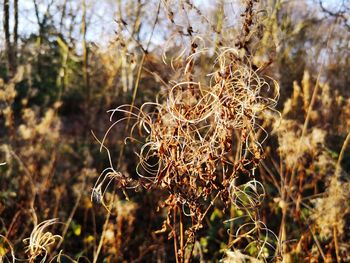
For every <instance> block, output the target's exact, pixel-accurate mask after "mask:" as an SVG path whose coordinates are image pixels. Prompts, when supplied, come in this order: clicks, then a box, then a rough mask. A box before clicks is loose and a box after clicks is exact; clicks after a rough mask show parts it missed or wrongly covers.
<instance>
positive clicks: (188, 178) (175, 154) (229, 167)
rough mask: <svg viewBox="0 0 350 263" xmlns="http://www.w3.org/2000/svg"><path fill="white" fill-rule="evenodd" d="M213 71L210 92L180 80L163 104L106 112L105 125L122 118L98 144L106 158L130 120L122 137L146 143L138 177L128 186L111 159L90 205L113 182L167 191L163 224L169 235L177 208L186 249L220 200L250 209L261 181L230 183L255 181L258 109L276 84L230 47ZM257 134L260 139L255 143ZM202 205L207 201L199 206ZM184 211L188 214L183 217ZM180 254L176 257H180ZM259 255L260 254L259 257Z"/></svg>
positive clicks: (268, 104)
mask: <svg viewBox="0 0 350 263" xmlns="http://www.w3.org/2000/svg"><path fill="white" fill-rule="evenodd" d="M194 44H195V43H193V44H192V45H193V46H195V45H194ZM206 52H208V50H207V49H204V48H203V49H202V50H198V51H196V52H194V53H193V54H191V55H190V56H189V57H188V58H187V64H186V66H185V68H184V75H185V76H187V75H188V73H189V72H190V68H191V67H192V65H193V63H194V61H195V59H196V57H198V56H199V55H202V54H205V53H206ZM246 61H248V60H247V59H246ZM213 67H214V69H215V70H214V71H213V72H211V73H209V74H208V75H207V76H208V77H209V78H210V80H209V81H208V83H209V86H205V84H202V83H201V82H194V81H183V82H180V83H177V84H175V85H174V86H173V87H172V88H171V89H170V90H169V92H168V94H167V96H166V100H165V102H164V103H159V102H155V103H145V104H143V105H142V106H141V107H140V108H136V107H132V106H128V105H123V106H120V107H118V108H116V109H113V110H110V111H109V113H110V119H111V120H113V117H114V115H116V114H117V113H119V114H120V113H122V114H125V115H126V117H124V118H121V119H120V120H117V121H115V122H114V123H113V124H112V125H111V127H110V128H109V129H108V131H107V132H106V134H105V137H104V138H103V140H102V141H101V149H102V148H104V149H105V150H107V152H108V149H107V148H106V146H105V145H104V144H105V139H106V137H107V136H108V135H109V133H110V131H111V130H112V128H113V127H115V126H116V125H117V124H118V123H120V122H121V121H123V120H126V119H128V118H129V116H130V118H131V119H132V120H134V123H133V125H132V128H131V132H130V136H129V137H128V138H127V139H130V140H132V141H138V140H139V139H138V137H137V134H136V132H138V133H139V135H141V136H143V138H144V142H143V144H142V146H141V149H140V151H139V153H138V154H137V155H138V158H139V163H138V165H137V167H136V173H137V174H138V176H139V177H140V179H139V180H134V179H132V178H131V177H127V176H124V175H123V174H122V173H121V172H118V171H116V170H115V169H114V167H113V164H112V161H111V157H110V167H108V168H107V169H106V170H105V171H104V172H103V173H102V174H101V176H100V177H99V179H98V180H97V182H96V184H95V187H94V189H93V194H92V199H96V200H98V201H100V202H102V203H103V204H104V200H103V196H104V194H105V192H106V190H107V188H108V187H109V185H110V184H111V182H112V180H113V179H115V180H116V181H117V183H118V185H119V186H120V187H122V188H124V189H128V188H137V187H144V188H146V189H150V188H154V187H157V188H161V189H165V190H167V191H168V192H169V197H168V199H167V200H166V201H165V204H166V205H167V206H168V207H169V212H168V219H167V220H166V222H165V226H166V227H167V228H170V229H172V230H171V231H172V233H173V235H175V224H171V223H170V219H172V220H174V221H175V220H176V214H177V209H178V207H179V208H180V207H182V210H183V213H185V215H187V216H189V217H191V218H192V226H191V227H190V228H189V229H187V231H186V234H187V242H186V244H187V245H188V244H193V243H194V240H195V234H196V232H197V231H198V230H199V229H200V228H202V221H203V219H204V217H205V215H206V213H207V212H208V210H209V209H210V207H211V206H213V205H214V203H215V200H216V199H217V198H218V197H220V198H221V200H222V201H223V202H224V203H225V205H226V206H229V205H230V204H231V203H233V204H236V205H242V204H240V202H242V201H243V199H241V198H242V195H241V194H242V193H243V194H244V195H245V198H248V204H244V205H243V206H244V208H245V209H250V208H253V207H254V208H256V207H257V206H258V205H259V204H260V202H261V201H262V198H263V196H264V192H261V193H258V192H254V191H263V188H262V189H256V188H261V187H262V185H261V184H260V183H258V182H256V181H252V182H251V184H250V185H245V186H243V188H244V190H240V189H241V188H240V187H242V186H236V185H235V179H236V178H237V177H238V176H239V174H240V173H243V174H244V176H247V177H250V176H253V174H254V170H255V168H256V167H257V165H258V163H259V160H260V159H261V158H262V147H261V143H262V142H263V141H264V140H265V138H266V136H267V134H266V132H265V130H264V129H263V128H262V127H261V126H260V125H259V118H260V117H261V115H262V113H263V112H264V111H267V110H273V107H274V106H275V104H276V100H277V98H278V85H277V83H276V82H274V85H273V86H272V87H271V86H270V84H269V83H268V82H266V81H265V80H264V79H263V78H262V77H260V76H259V75H258V74H257V72H256V71H254V70H253V69H252V68H251V65H250V64H249V63H242V62H241V61H240V60H239V52H238V50H236V49H234V48H220V49H219V50H218V52H217V58H216V60H215V65H214V66H213ZM271 94H272V97H269V95H271ZM128 115H129V116H128ZM258 131H263V132H264V133H265V134H266V136H264V137H263V139H262V140H260V141H259V138H258V136H257V135H256V133H257V132H258ZM235 132H237V133H238V134H240V138H239V140H240V144H239V145H236V147H238V148H239V149H237V150H239V151H240V158H239V160H238V161H237V162H232V161H231V160H230V158H229V157H228V155H229V153H230V152H231V151H232V147H233V137H234V133H235ZM108 153H109V152H108ZM248 188H250V191H248ZM207 200H211V202H210V203H209V204H207V205H205V204H206V201H207ZM186 210H187V211H188V212H184V211H186ZM181 213H182V212H180V214H181ZM252 219H253V220H254V222H255V221H256V220H257V218H255V217H254V218H252ZM257 229H260V230H261V229H265V230H266V227H265V226H263V227H261V225H260V223H258V224H257ZM257 229H255V230H257ZM239 232H240V231H238V233H239ZM239 235H241V233H239ZM174 238H175V237H174ZM181 238H183V237H181ZM182 242H183V240H182ZM180 243H181V242H180ZM261 244H262V246H265V245H266V244H267V243H266V241H264V242H262V243H261ZM181 245H182V246H183V245H184V244H183V243H181ZM181 253H183V252H181V251H180V253H179V257H180V258H182V259H183V257H184V255H183V254H181ZM261 255H262V253H260V252H259V253H258V257H260V256H261Z"/></svg>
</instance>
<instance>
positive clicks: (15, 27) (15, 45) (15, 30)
mask: <svg viewBox="0 0 350 263" xmlns="http://www.w3.org/2000/svg"><path fill="white" fill-rule="evenodd" d="M13 8H14V20H15V21H14V25H13V67H14V70H15V71H16V69H17V48H18V0H14V2H13Z"/></svg>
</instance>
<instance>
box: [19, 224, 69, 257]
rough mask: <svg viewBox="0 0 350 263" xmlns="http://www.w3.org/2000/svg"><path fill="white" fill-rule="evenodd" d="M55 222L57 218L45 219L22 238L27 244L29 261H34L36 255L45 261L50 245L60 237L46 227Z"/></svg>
mask: <svg viewBox="0 0 350 263" xmlns="http://www.w3.org/2000/svg"><path fill="white" fill-rule="evenodd" d="M57 223H58V221H57V219H49V220H45V221H43V222H41V223H39V224H38V225H36V226H35V227H34V228H33V231H32V233H31V234H30V237H28V238H26V239H24V240H23V242H25V243H27V244H28V245H27V246H26V253H27V254H28V256H29V262H36V259H37V258H38V257H41V260H40V262H46V259H47V257H48V254H49V250H50V247H51V246H53V245H54V244H55V242H56V241H58V240H60V239H61V238H62V237H61V236H60V235H54V234H52V233H51V232H49V231H47V230H46V229H47V228H48V227H50V226H52V225H54V224H57Z"/></svg>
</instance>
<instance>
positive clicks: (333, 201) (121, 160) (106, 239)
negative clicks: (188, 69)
mask: <svg viewBox="0 0 350 263" xmlns="http://www.w3.org/2000/svg"><path fill="white" fill-rule="evenodd" d="M247 2H249V1H243V0H242V1H239V0H232V1H223V0H217V1H215V0H211V1H190V0H179V1H172V0H168V1H156V0H150V1H143V0H128V1H124V0H114V1H112V0H101V1H90V0H33V1H30V0H2V1H0V3H1V6H2V11H1V16H0V17H1V20H2V29H1V30H0V39H1V41H0V127H1V129H0V163H2V165H1V167H0V235H1V236H0V237H1V238H0V262H11V261H12V256H11V251H14V253H15V255H16V258H19V259H28V260H29V262H40V259H41V258H43V255H44V254H40V253H39V255H37V257H36V259H33V258H31V254H30V253H32V252H31V251H28V249H27V247H26V246H27V244H26V243H25V242H23V240H24V239H25V238H28V237H29V236H30V234H31V232H32V230H33V228H34V227H35V226H37V224H38V223H40V222H43V221H44V220H48V219H52V218H58V221H59V222H61V223H63V224H53V225H51V226H50V232H51V233H54V234H57V235H60V236H61V237H62V239H57V240H56V242H55V243H54V244H53V245H51V246H50V249H48V257H47V259H46V261H47V262H49V260H50V259H52V258H53V257H55V255H56V258H54V260H56V259H57V258H60V260H61V262H70V261H72V260H78V261H79V262H84V261H86V262H175V256H174V249H173V242H172V240H168V233H166V232H165V233H159V232H156V231H157V230H159V229H161V227H162V222H163V220H164V219H165V217H166V213H165V212H164V211H163V210H162V209H161V208H160V209H157V207H158V206H160V207H161V204H162V202H163V201H164V192H162V191H161V190H155V191H148V190H140V191H137V192H134V191H129V190H127V196H128V198H129V199H130V200H129V201H128V200H126V198H125V196H124V194H123V192H122V191H118V190H117V191H116V194H115V195H114V194H113V190H111V189H112V188H113V187H112V188H110V190H108V192H109V195H110V196H112V195H114V208H113V211H112V213H111V214H108V216H107V212H106V209H105V208H104V207H103V206H102V205H101V204H99V203H98V202H92V201H91V198H90V196H91V192H92V188H93V186H94V184H95V181H96V179H97V178H98V176H99V174H100V173H101V172H102V171H103V170H104V169H105V168H106V165H107V163H108V156H107V155H106V154H105V152H103V151H102V152H100V144H99V143H98V141H97V140H96V139H95V138H94V135H95V136H96V137H97V138H99V139H100V140H101V138H102V137H103V135H104V133H105V132H106V130H107V129H108V128H109V126H110V124H111V123H110V121H109V115H108V114H107V113H106V111H107V110H109V109H112V108H115V107H117V106H119V105H122V104H133V105H136V106H140V105H141V104H142V103H143V102H146V101H155V100H156V98H157V94H159V93H160V92H162V91H163V90H164V89H166V83H169V82H170V81H171V80H174V79H176V78H177V77H178V74H180V73H179V72H180V70H176V69H177V65H175V66H174V67H173V68H172V67H171V66H170V62H169V61H165V62H167V64H165V63H164V61H163V53H164V52H166V53H167V54H168V55H169V56H176V55H177V54H178V53H177V52H179V51H181V50H182V48H183V47H186V46H188V43H189V41H190V40H189V39H190V38H191V37H195V36H200V37H202V38H203V39H210V40H211V42H206V40H203V41H204V42H206V43H209V44H208V45H211V46H212V47H214V48H216V47H220V45H224V46H229V45H232V46H233V47H235V43H236V38H237V36H238V35H239V32H241V31H242V30H244V28H242V19H243V18H242V16H241V14H244V12H245V6H246V4H247ZM349 14H350V2H349V1H346V0H337V1H325V0H324V1H323V0H320V1H318V0H290V1H284V0H260V1H258V3H256V4H255V7H254V12H253V15H254V19H253V21H254V23H253V25H252V26H253V29H252V31H251V32H253V33H251V35H249V37H251V38H250V39H249V43H248V44H247V45H249V50H250V55H251V61H252V64H254V66H255V67H256V68H259V69H260V71H261V74H263V75H268V76H271V77H273V78H274V79H275V80H276V81H277V82H278V83H279V85H280V98H279V100H278V105H277V109H278V111H279V112H280V113H281V119H280V121H278V124H277V122H276V121H273V120H269V119H268V118H266V121H265V122H264V123H263V124H262V125H263V126H264V128H265V130H266V131H267V132H268V134H269V137H268V139H267V140H266V141H265V142H264V144H263V148H264V149H265V152H264V158H263V160H262V161H261V163H260V165H259V168H258V171H257V174H256V177H257V179H258V180H259V181H260V182H261V183H262V184H263V185H264V187H265V190H266V197H265V199H264V202H263V203H262V205H261V207H260V214H261V218H262V220H263V221H264V222H265V223H266V224H267V226H268V227H269V229H271V230H272V231H274V233H276V235H277V236H278V237H279V238H280V241H281V242H282V244H280V245H281V246H282V247H283V250H282V252H283V253H282V254H283V255H282V256H283V260H284V262H323V261H324V262H350V252H349V251H350V245H349V244H350V236H349V233H350V228H349V227H350V203H349V202H350V201H349V200H350V181H349V171H350V161H349V160H350V150H349V147H348V142H349V131H350V89H349V85H350V74H349V73H350V52H349V50H350V17H349ZM212 62H213V59H212V58H210V57H209V56H208V57H207V58H203V59H201V60H200V61H197V62H196V64H195V68H196V70H197V72H210V67H211V63H212ZM178 68H181V67H180V66H179V67H178ZM198 75H200V74H198ZM310 105H311V106H310ZM125 128H127V127H125V124H122V125H121V126H118V128H116V129H114V130H113V131H112V132H111V133H110V136H109V137H108V139H107V141H106V145H108V148H109V150H110V152H111V155H112V156H113V157H114V158H113V162H114V163H115V165H116V166H117V167H118V169H119V170H120V171H121V172H123V173H125V174H127V175H130V176H132V177H135V166H136V164H137V162H138V160H137V156H136V155H135V154H134V148H133V146H132V145H129V143H128V142H127V143H126V144H125V143H124V138H125V137H126V136H127V135H128V131H127V130H126V129H125ZM92 132H93V133H92ZM93 134H94V135H93ZM112 185H113V183H112ZM107 198H110V197H107ZM226 212H227V211H226ZM232 216H239V211H238V210H237V211H235V210H234V209H232V211H230V212H229V213H224V212H223V210H222V209H219V208H215V209H213V210H211V211H210V212H209V214H208V216H207V219H206V220H205V221H204V222H205V227H204V229H203V230H201V231H200V232H199V233H198V235H197V237H196V243H195V248H194V252H193V261H194V262H216V261H219V260H221V259H224V258H225V260H228V261H227V262H235V260H231V261H229V260H230V259H229V257H230V253H228V252H227V251H228V250H227V249H229V250H230V249H231V251H235V250H234V248H232V247H231V248H230V247H228V246H227V244H228V243H229V241H230V240H229V239H230V237H229V235H228V234H227V230H228V229H230V227H231V228H232V227H235V224H240V222H239V220H238V221H234V223H232V224H231V225H230V224H228V223H225V220H227V219H229V218H231V217H232ZM106 218H107V220H106ZM102 233H103V234H102ZM101 236H103V239H102V238H101ZM99 244H100V245H99ZM274 245H276V246H277V245H278V244H277V243H276V244H274ZM233 247H235V245H234V246H233ZM236 248H237V247H236ZM238 248H240V247H239V245H238ZM60 251H62V255H59V256H57V255H58V253H60ZM232 253H233V252H232ZM245 253H246V254H248V255H254V253H255V251H254V248H251V249H250V250H249V249H248V250H247V251H245ZM63 254H64V255H63ZM270 256H271V255H270ZM269 260H271V259H269ZM273 260H277V259H272V261H273ZM236 261H237V262H245V261H243V260H242V261H238V260H237V259H236ZM247 262H250V261H247ZM252 262H253V261H252Z"/></svg>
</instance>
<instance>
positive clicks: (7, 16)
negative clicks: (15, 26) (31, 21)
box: [3, 0, 13, 77]
mask: <svg viewBox="0 0 350 263" xmlns="http://www.w3.org/2000/svg"><path fill="white" fill-rule="evenodd" d="M3 19H4V20H3V26H4V32H5V53H6V67H7V73H8V76H9V77H11V76H12V74H13V65H12V55H11V54H12V50H11V41H10V24H9V20H10V3H9V0H4V18H3Z"/></svg>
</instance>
